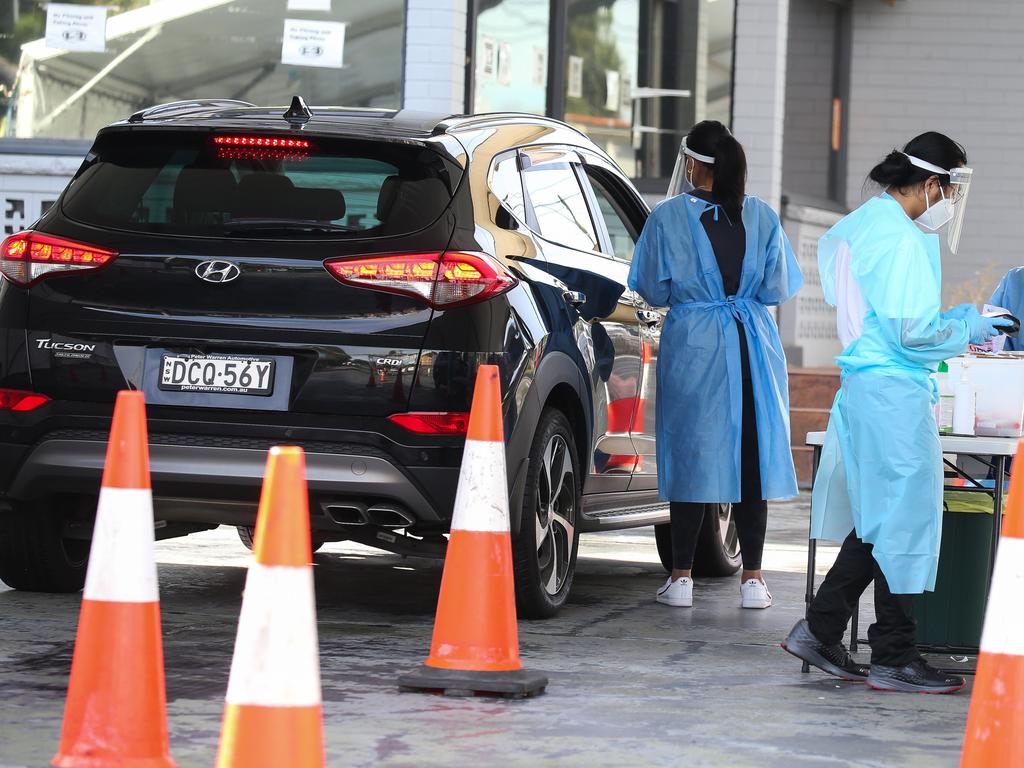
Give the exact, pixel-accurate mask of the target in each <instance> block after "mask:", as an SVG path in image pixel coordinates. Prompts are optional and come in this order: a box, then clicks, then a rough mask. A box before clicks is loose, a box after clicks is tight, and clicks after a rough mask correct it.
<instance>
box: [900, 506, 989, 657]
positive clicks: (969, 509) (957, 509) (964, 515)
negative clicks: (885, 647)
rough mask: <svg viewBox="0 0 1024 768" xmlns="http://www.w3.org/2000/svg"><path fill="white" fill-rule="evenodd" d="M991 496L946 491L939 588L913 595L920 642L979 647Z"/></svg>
mask: <svg viewBox="0 0 1024 768" xmlns="http://www.w3.org/2000/svg"><path fill="white" fill-rule="evenodd" d="M992 519H993V516H992V497H991V496H988V495H987V494H982V493H965V492H963V491H946V493H945V512H944V513H943V516H942V544H941V547H940V549H939V573H938V577H937V578H936V580H935V591H934V592H925V593H924V594H923V595H918V596H917V597H916V599H915V600H914V618H916V619H917V642H918V643H919V644H920V645H929V646H939V647H950V648H977V647H978V646H979V645H980V644H981V630H982V627H983V626H984V623H985V602H986V592H987V587H988V574H989V570H990V564H991V548H992Z"/></svg>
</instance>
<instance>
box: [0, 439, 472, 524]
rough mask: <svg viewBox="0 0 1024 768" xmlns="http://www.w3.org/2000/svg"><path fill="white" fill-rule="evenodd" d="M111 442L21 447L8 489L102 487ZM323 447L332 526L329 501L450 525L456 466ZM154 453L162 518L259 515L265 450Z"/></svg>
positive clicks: (315, 462) (312, 488)
mask: <svg viewBox="0 0 1024 768" xmlns="http://www.w3.org/2000/svg"><path fill="white" fill-rule="evenodd" d="M106 447H107V446H106V443H105V442H104V441H99V440H75V439H62V438H57V439H48V440H43V441H42V442H40V443H38V444H37V445H36V446H34V447H33V448H31V449H25V448H22V449H21V450H22V452H23V455H25V458H24V461H23V462H21V467H20V469H19V470H18V471H17V473H16V474H15V476H14V477H13V479H12V482H11V484H10V487H9V488H8V490H7V496H8V497H10V498H14V499H33V498H39V497H41V496H46V495H48V494H52V493H55V492H59V493H96V492H97V490H98V488H99V485H100V479H101V477H102V474H103V464H104V461H105V458H106ZM316 447H322V446H316ZM316 447H314V448H313V449H310V448H307V449H306V476H307V481H308V484H309V492H310V511H311V513H312V515H313V518H314V521H316V519H317V518H318V517H321V516H322V517H323V518H324V521H323V522H324V523H325V524H326V525H327V526H328V527H333V525H331V524H330V523H329V519H328V518H327V516H326V515H325V514H324V511H323V510H324V508H325V507H326V506H328V505H330V504H332V503H333V504H338V503H349V502H352V503H357V504H363V505H367V506H371V505H374V504H388V505H392V506H396V507H398V508H400V509H403V510H406V511H407V512H408V513H409V514H410V515H411V516H412V518H413V519H415V520H416V521H417V522H420V523H423V524H425V525H428V526H429V525H431V524H435V525H439V524H443V523H444V522H446V520H447V519H448V518H449V517H450V508H443V509H439V508H438V505H437V503H436V502H432V501H431V498H434V499H436V498H445V497H446V496H447V495H448V492H447V489H448V488H449V487H450V488H451V489H454V487H455V483H456V480H457V477H458V468H457V467H452V468H429V469H425V468H417V469H416V470H413V471H415V473H416V477H415V479H414V478H413V477H412V476H411V475H410V474H409V473H408V471H405V470H403V469H401V468H399V466H398V465H397V464H396V463H395V462H394V461H392V460H390V459H389V458H388V457H387V456H386V455H385V454H383V452H380V451H372V450H368V451H366V452H363V451H356V450H352V451H351V452H333V451H332V452H326V451H318V450H316ZM348 447H349V448H352V449H354V448H356V446H348ZM0 454H2V449H0ZM149 459H150V472H151V477H152V482H153V494H154V498H155V501H156V504H155V506H156V513H157V516H158V517H160V518H162V519H166V520H188V521H191V522H208V523H226V524H233V525H241V524H251V521H252V520H254V519H255V511H256V504H257V502H258V500H259V493H260V487H261V484H262V482H263V477H264V474H265V467H266V461H267V452H266V449H262V448H246V447H211V446H198V447H197V446H191V445H167V444H160V443H151V445H150V448H149ZM425 484H426V485H425ZM426 486H433V487H426ZM318 527H319V526H318Z"/></svg>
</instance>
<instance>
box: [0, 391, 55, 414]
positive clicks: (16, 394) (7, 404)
mask: <svg viewBox="0 0 1024 768" xmlns="http://www.w3.org/2000/svg"><path fill="white" fill-rule="evenodd" d="M48 402H50V398H48V397H47V396H46V395H40V394H38V393H36V392H25V391H23V390H20V389H0V411H17V412H19V413H21V412H24V411H34V410H35V409H36V408H41V407H42V406H44V405H46V404H47V403H48Z"/></svg>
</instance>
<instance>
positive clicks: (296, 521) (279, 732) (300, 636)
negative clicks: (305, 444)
mask: <svg viewBox="0 0 1024 768" xmlns="http://www.w3.org/2000/svg"><path fill="white" fill-rule="evenodd" d="M253 557H254V559H253V563H252V565H250V566H249V574H248V576H247V578H246V580H245V593H244V595H243V597H242V612H241V615H240V616H239V619H238V635H237V637H236V638H235V655H234V658H233V659H232V660H231V675H230V677H229V678H228V692H227V696H226V697H225V708H224V725H223V728H222V729H221V735H220V749H219V750H218V752H217V768H241V767H242V766H244V768H281V766H288V767H289V768H308V767H310V766H318V767H319V766H323V765H324V735H323V706H322V704H321V698H320V651H319V649H318V646H317V634H316V605H315V602H314V597H313V567H312V559H313V550H312V547H311V545H310V534H309V498H308V491H307V489H306V458H305V455H304V454H303V452H302V449H301V448H291V447H290V448H271V449H270V454H269V455H268V456H267V472H266V477H265V480H264V482H263V494H262V496H261V497H260V508H259V513H258V516H257V518H256V536H255V543H254V547H253Z"/></svg>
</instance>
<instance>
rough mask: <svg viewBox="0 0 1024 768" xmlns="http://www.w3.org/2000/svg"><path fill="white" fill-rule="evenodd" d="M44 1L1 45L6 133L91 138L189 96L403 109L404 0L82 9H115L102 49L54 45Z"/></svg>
mask: <svg viewBox="0 0 1024 768" xmlns="http://www.w3.org/2000/svg"><path fill="white" fill-rule="evenodd" d="M43 5H45V4H43V3H38V2H34V1H33V2H20V3H19V4H18V5H17V10H18V11H19V13H17V14H15V16H17V19H16V20H15V22H14V24H13V27H12V28H13V30H14V32H13V34H12V35H11V36H10V37H7V38H5V39H3V40H0V135H5V136H17V137H23V138H29V137H53V138H92V136H93V135H94V134H95V133H96V131H97V130H98V129H99V128H101V127H103V126H104V125H106V124H108V123H111V122H113V121H115V120H119V119H122V118H124V117H126V116H127V115H129V114H131V113H132V112H134V111H136V110H138V109H141V108H144V107H147V106H151V105H153V104H158V103H162V102H169V101H177V100H185V99H201V98H232V99H239V100H243V101H249V102H252V103H254V104H260V105H268V104H278V105H287V104H288V102H289V101H290V100H291V97H292V96H293V95H294V94H300V95H303V96H305V97H306V98H307V100H308V101H309V102H310V104H330V105H345V106H352V107H382V108H398V107H400V106H401V100H402V49H403V36H404V24H405V3H404V0H376V1H375V2H373V3H365V2H360V0H332V2H330V3H322V4H317V3H297V4H295V7H305V8H311V7H320V8H323V9H325V10H294V9H293V10H287V8H288V5H289V4H288V3H285V2H284V0H152V2H149V1H148V0H119V1H118V2H116V3H111V2H99V1H97V2H82V3H80V5H83V6H89V5H91V6H99V5H106V6H110V9H109V11H108V17H107V24H106V41H105V50H104V51H102V52H98V53H97V52H89V51H81V52H73V51H64V50H59V49H55V48H50V47H48V46H47V45H46V41H45V38H44V32H45V26H46V11H45V10H44V9H43V8H42V6H43ZM296 25H300V26H296ZM302 25H304V26H302ZM286 29H291V34H290V35H289V34H286ZM302 35H308V38H304V37H301V36H302ZM286 38H287V40H288V41H289V42H291V45H290V46H289V45H286V44H285V43H286ZM304 39H308V41H309V42H306V43H303V42H301V41H302V40H304Z"/></svg>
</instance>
